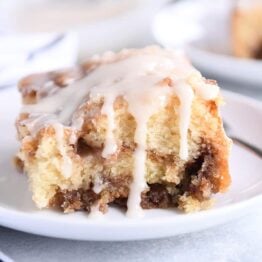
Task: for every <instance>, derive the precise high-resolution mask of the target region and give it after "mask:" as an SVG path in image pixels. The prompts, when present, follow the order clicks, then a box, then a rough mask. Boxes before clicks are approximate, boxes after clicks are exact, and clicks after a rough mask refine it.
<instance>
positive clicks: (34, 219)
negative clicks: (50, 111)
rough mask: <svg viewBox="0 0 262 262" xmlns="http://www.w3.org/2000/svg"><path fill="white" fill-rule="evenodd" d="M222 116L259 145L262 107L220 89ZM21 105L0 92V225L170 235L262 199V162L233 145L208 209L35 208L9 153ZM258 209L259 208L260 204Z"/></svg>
mask: <svg viewBox="0 0 262 262" xmlns="http://www.w3.org/2000/svg"><path fill="white" fill-rule="evenodd" d="M225 96H226V101H227V106H225V107H224V111H223V114H224V117H225V119H226V120H227V122H228V123H231V124H232V126H233V127H234V128H235V130H236V131H239V132H238V134H239V135H240V136H241V137H244V138H246V139H247V140H248V141H249V142H251V143H255V144H256V145H257V146H259V147H262V139H261V133H262V106H261V104H259V103H258V102H255V101H253V100H250V99H247V98H245V97H243V96H239V95H234V94H232V93H225ZM19 107H20V102H19V95H18V93H17V91H16V90H15V89H9V90H4V91H1V92H0V116H1V118H0V119H1V120H0V125H1V126H0V130H1V136H0V145H1V147H0V170H1V172H0V225H3V226H7V227H10V228H13V229H17V230H22V231H25V232H29V233H34V234H40V235H45V236H51V237H60V238H68V239H79V240H99V241H102V240H103V241H109V240H110V241H117V240H121V241H123V240H138V239H152V238H160V237H167V236H174V235H178V234H182V233H187V232H192V231H197V230H202V229H205V228H208V227H211V226H215V225H218V224H221V223H224V222H227V221H230V220H232V219H234V218H237V217H239V216H242V215H244V214H246V213H247V212H248V211H250V210H252V209H254V208H258V206H259V205H261V203H262V174H261V170H262V161H261V159H260V158H258V157H257V156H255V155H254V154H253V153H251V152H249V151H248V150H245V149H244V148H241V147H238V146H234V147H233V152H232V159H231V172H232V176H233V184H232V187H231V189H230V191H229V192H228V193H226V194H223V195H219V196H216V198H217V201H216V205H215V207H214V208H213V209H210V210H207V211H202V212H199V213H194V214H187V215H185V214H182V213H179V212H178V211H176V210H148V211H145V213H146V214H145V217H144V218H142V219H130V218H127V217H125V215H124V213H123V212H121V211H120V210H118V209H116V208H110V210H109V213H107V214H106V215H105V216H104V217H102V218H101V219H89V218H88V216H87V214H86V213H84V212H78V213H73V214H62V213H59V212H56V211H53V210H37V209H36V208H35V206H34V204H33V203H32V201H31V194H30V192H29V190H28V185H27V181H26V180H27V179H26V176H24V175H21V174H19V173H17V172H16V170H15V168H14V167H13V165H12V157H13V155H14V154H15V152H16V150H17V142H16V140H15V128H14V121H15V117H16V116H17V114H18V110H19ZM259 208H260V207H259Z"/></svg>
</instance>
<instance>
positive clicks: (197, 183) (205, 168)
mask: <svg viewBox="0 0 262 262" xmlns="http://www.w3.org/2000/svg"><path fill="white" fill-rule="evenodd" d="M83 144H84V143H80V145H79V147H78V151H80V152H81V153H85V151H86V150H88V148H82V145H83ZM82 151H83V152H82ZM211 151H212V150H211V149H210V148H208V147H207V148H205V149H204V150H203V152H202V153H201V154H200V156H199V157H198V158H196V159H194V160H192V161H190V162H188V163H187V165H186V167H185V175H184V178H183V179H182V181H181V183H180V184H179V185H173V186H172V184H168V185H165V184H159V183H155V184H149V185H148V187H149V190H148V191H146V192H144V193H143V194H142V195H141V206H142V207H143V208H144V209H151V208H168V207H175V206H177V204H178V199H179V196H182V195H184V194H187V195H190V196H193V197H194V198H196V199H198V200H200V201H202V200H205V199H208V198H209V197H210V196H211V193H213V192H215V191H216V187H217V185H216V184H215V182H216V181H215V179H214V177H213V175H212V171H213V169H214V158H213V155H212V152H211ZM118 182H119V185H115V183H116V181H114V187H116V188H117V187H118V188H121V187H123V186H124V187H125V188H126V186H127V185H126V183H125V185H124V184H123V183H124V181H121V180H119V181H118ZM128 182H129V183H130V182H131V181H128ZM112 186H113V184H112ZM168 188H172V190H171V192H169V190H168ZM105 190H106V189H105ZM127 190H128V189H127ZM109 191H110V190H109ZM126 196H127V194H126V190H123V191H122V192H118V195H117V197H116V196H115V197H112V202H111V203H113V204H116V205H117V206H119V207H124V208H126V203H127V197H126ZM98 199H99V195H97V194H96V193H94V192H93V191H92V190H91V189H89V190H84V189H79V190H72V191H68V190H64V191H60V190H59V191H58V192H57V193H56V195H55V196H54V198H53V201H52V202H51V204H50V205H51V206H53V207H59V208H62V209H63V210H64V211H66V212H70V211H74V210H75V211H76V210H85V211H87V212H90V209H91V206H92V205H93V204H94V203H95V202H96V201H97V200H98Z"/></svg>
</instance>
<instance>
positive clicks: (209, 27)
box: [152, 0, 262, 88]
mask: <svg viewBox="0 0 262 262" xmlns="http://www.w3.org/2000/svg"><path fill="white" fill-rule="evenodd" d="M233 2H234V1H228V0H217V1H210V0H185V1H180V2H178V3H175V4H172V5H169V6H167V7H166V8H164V9H162V10H161V11H160V12H159V13H158V14H157V15H156V17H155V19H154V23H153V27H152V30H153V34H154V37H155V39H156V40H157V42H159V43H160V44H162V45H163V46H165V47H171V48H174V47H176V48H185V50H186V52H187V54H188V56H189V57H190V59H191V60H192V62H193V64H195V65H196V66H197V67H198V68H199V69H200V70H201V71H204V72H206V73H208V74H210V75H215V76H219V77H223V78H227V79H230V80H234V81H238V82H245V83H249V84H252V85H255V86H257V87H260V88H261V87H262V74H261V72H262V62H261V61H258V60H254V59H240V58H237V57H234V56H233V55H232V50H231V14H232V8H233V6H232V4H233Z"/></svg>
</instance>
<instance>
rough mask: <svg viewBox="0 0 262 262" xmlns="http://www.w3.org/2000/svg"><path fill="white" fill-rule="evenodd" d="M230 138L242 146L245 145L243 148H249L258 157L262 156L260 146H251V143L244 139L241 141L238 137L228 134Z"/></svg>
mask: <svg viewBox="0 0 262 262" xmlns="http://www.w3.org/2000/svg"><path fill="white" fill-rule="evenodd" d="M230 138H231V139H232V140H233V142H235V143H236V144H239V145H242V146H243V147H245V148H247V149H249V150H250V151H252V152H253V153H255V154H256V155H257V156H258V157H260V158H262V150H261V149H260V148H258V147H256V146H253V145H251V144H249V143H248V142H246V141H243V140H242V139H240V138H238V137H234V136H230Z"/></svg>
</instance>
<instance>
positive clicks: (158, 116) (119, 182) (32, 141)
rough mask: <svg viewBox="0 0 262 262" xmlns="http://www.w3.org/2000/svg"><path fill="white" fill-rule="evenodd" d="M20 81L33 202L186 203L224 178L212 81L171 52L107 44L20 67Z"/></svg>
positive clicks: (135, 206) (190, 205)
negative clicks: (36, 70)
mask: <svg viewBox="0 0 262 262" xmlns="http://www.w3.org/2000/svg"><path fill="white" fill-rule="evenodd" d="M19 91H20V92H21V95H22V100H23V104H24V105H23V107H22V109H21V113H20V115H19V117H18V119H17V122H16V126H17V132H18V137H19V140H20V143H21V147H20V150H19V152H18V154H17V163H18V165H19V166H20V167H22V168H23V171H24V173H25V174H27V176H28V178H29V184H30V188H31V191H32V195H33V200H34V202H35V204H36V206H37V207H38V208H59V209H61V210H63V211H64V212H72V211H77V210H85V211H87V212H91V213H96V214H99V213H106V211H107V210H108V206H109V205H110V204H115V205H118V206H120V207H122V208H124V209H126V213H127V215H128V216H130V217H136V216H141V215H143V211H144V210H145V209H151V208H169V207H177V208H179V209H181V210H183V211H185V212H192V211H198V210H201V209H205V208H208V207H209V206H210V204H211V199H212V195H213V194H216V193H219V192H224V191H226V190H227V188H228V187H229V185H230V175H229V167H228V157H229V151H230V145H231V141H230V140H229V138H228V137H227V136H226V134H225V132H224V129H223V125H222V120H221V117H220V114H219V106H220V104H221V103H223V99H222V97H221V95H220V93H219V87H218V86H217V84H216V82H215V81H214V80H208V79H205V78H204V77H203V76H202V75H201V74H200V72H198V71H197V70H196V69H195V68H194V67H193V66H192V65H191V64H190V62H189V61H188V60H187V59H186V58H185V57H184V56H183V55H182V54H180V53H177V52H175V51H172V50H165V49H161V48H160V47H156V46H153V47H146V48H144V49H125V50H122V51H120V52H119V53H113V52H106V53H104V54H102V55H95V56H93V57H91V58H90V59H89V60H88V61H87V62H86V63H84V64H82V65H80V66H78V67H76V68H73V69H70V70H61V71H56V72H48V73H43V74H35V75H31V76H28V77H25V78H24V79H22V80H21V81H20V83H19Z"/></svg>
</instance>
